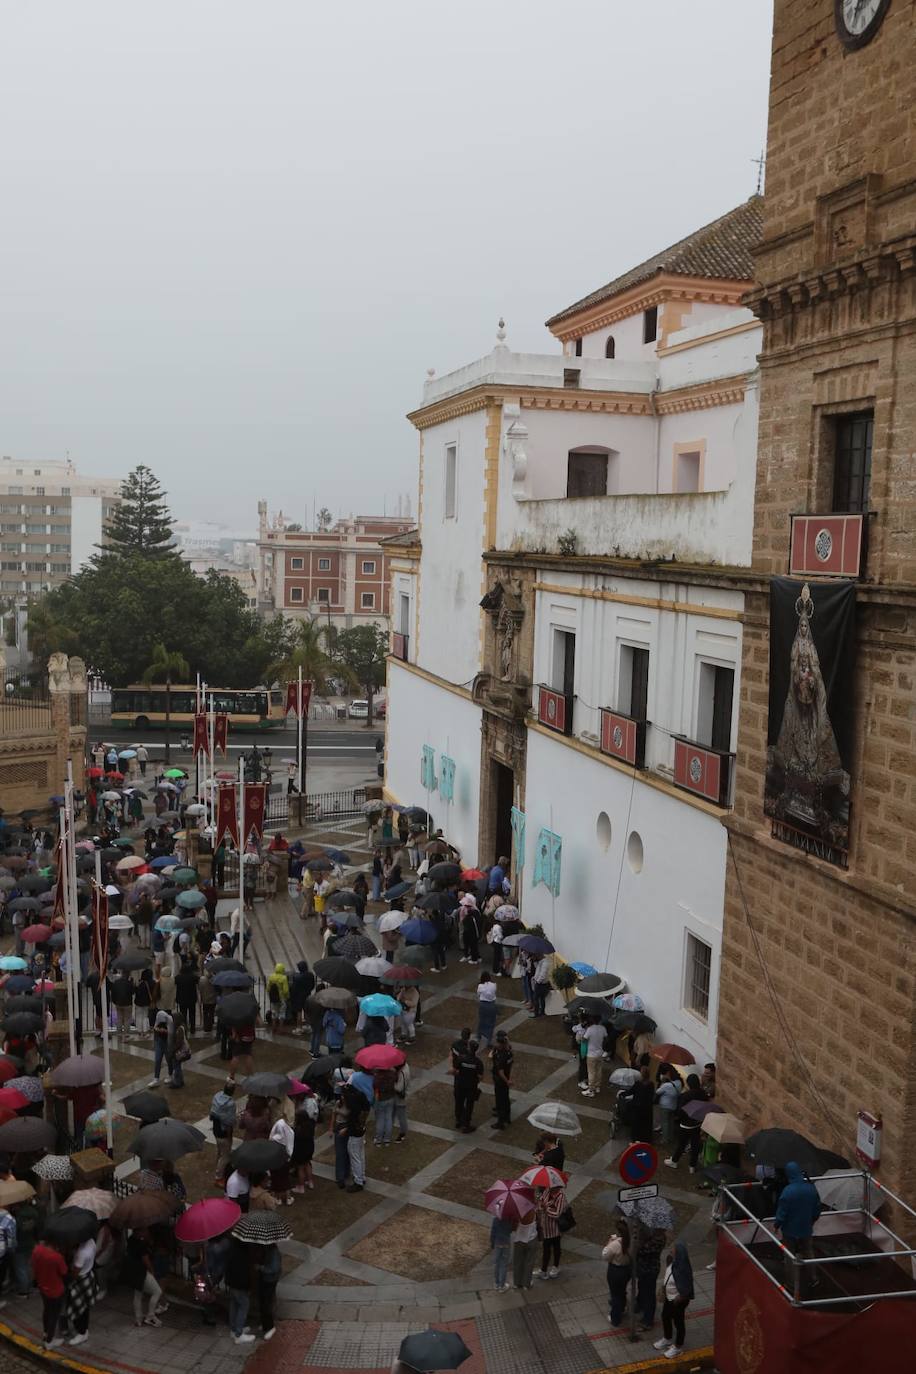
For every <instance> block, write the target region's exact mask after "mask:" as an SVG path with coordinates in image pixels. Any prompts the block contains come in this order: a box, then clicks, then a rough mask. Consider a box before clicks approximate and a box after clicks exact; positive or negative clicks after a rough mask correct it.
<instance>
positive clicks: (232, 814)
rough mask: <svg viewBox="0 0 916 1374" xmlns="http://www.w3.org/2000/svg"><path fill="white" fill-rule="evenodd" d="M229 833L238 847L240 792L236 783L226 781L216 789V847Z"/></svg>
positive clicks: (214, 842) (214, 841)
mask: <svg viewBox="0 0 916 1374" xmlns="http://www.w3.org/2000/svg"><path fill="white" fill-rule="evenodd" d="M225 835H228V836H229V837H230V839H231V840H233V842H234V843H235V846H236V848H238V844H239V794H238V790H237V788H236V786H235V783H232V782H230V783H225V784H224V785H223V786H222V787H218V788H217V789H216V835H215V836H214V840H213V844H214V848H216V847H217V846H219V845H220V844H221V843H222V840H223V837H224V836H225Z"/></svg>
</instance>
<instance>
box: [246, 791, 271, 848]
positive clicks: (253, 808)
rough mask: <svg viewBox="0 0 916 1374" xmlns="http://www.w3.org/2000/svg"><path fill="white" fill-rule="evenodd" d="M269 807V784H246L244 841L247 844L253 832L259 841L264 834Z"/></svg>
mask: <svg viewBox="0 0 916 1374" xmlns="http://www.w3.org/2000/svg"><path fill="white" fill-rule="evenodd" d="M266 806H267V783H266V782H255V783H246V784H245V810H244V814H243V818H242V823H243V825H244V827H245V835H244V839H245V842H246V843H247V841H248V837H249V836H250V835H251V834H252V832H253V833H254V834H255V835H257V837H258V839H260V838H261V836H262V835H263V834H264V811H265V808H266Z"/></svg>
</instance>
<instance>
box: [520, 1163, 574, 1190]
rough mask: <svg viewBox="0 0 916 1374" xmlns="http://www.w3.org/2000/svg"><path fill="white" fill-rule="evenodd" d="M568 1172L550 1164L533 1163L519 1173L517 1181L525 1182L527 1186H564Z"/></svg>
mask: <svg viewBox="0 0 916 1374" xmlns="http://www.w3.org/2000/svg"><path fill="white" fill-rule="evenodd" d="M568 1178H569V1174H564V1173H563V1172H562V1170H561V1169H555V1168H554V1167H553V1165H552V1164H535V1165H534V1166H533V1168H531V1169H526V1170H525V1172H524V1173H523V1174H519V1176H518V1182H519V1183H526V1184H527V1185H528V1187H529V1188H564V1187H565V1186H566V1180H567V1179H568Z"/></svg>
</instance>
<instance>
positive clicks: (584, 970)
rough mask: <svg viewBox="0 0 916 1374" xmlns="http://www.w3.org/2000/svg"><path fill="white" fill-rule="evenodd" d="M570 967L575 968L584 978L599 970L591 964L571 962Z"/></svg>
mask: <svg viewBox="0 0 916 1374" xmlns="http://www.w3.org/2000/svg"><path fill="white" fill-rule="evenodd" d="M569 967H570V968H574V969H575V970H576V972H577V973H580V974H581V975H582V977H583V978H589V977H591V975H592V974H593V973H597V972H598V970H597V969H596V968H592V966H591V964H570V966H569Z"/></svg>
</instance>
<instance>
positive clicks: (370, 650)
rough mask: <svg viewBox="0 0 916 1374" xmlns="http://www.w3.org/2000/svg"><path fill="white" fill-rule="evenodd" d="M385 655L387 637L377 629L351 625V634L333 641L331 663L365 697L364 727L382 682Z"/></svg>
mask: <svg viewBox="0 0 916 1374" xmlns="http://www.w3.org/2000/svg"><path fill="white" fill-rule="evenodd" d="M387 653H388V636H387V634H386V633H385V631H384V630H381V629H379V627H378V625H355V626H354V627H353V629H352V630H341V631H340V632H339V633H338V634H337V636H336V637H335V640H334V658H335V661H336V662H337V663H338V665H339V666H340V667H341V668H343V669H345V670H346V672H347V674H348V675H349V676H350V678H351V680H352V681H353V682H358V683H359V684H360V686H361V687H362V688H363V689H364V691H365V693H366V698H367V700H368V702H369V714H368V716H367V717H366V726H367V727H370V726H371V725H372V701H373V698H374V696H375V693H376V692H377V691H378V689H379V687H381V686H382V685H383V684H384V681H385V659H386V655H387Z"/></svg>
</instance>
